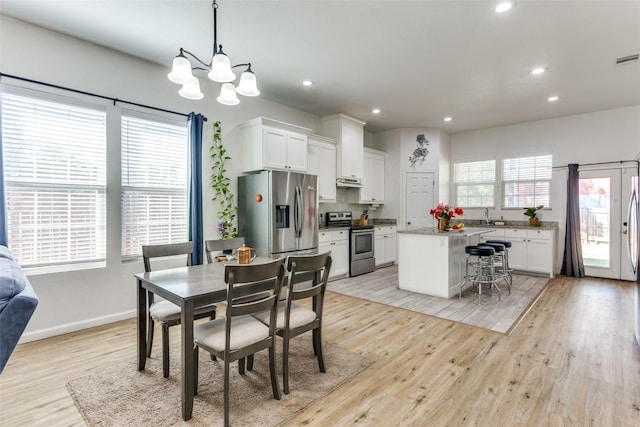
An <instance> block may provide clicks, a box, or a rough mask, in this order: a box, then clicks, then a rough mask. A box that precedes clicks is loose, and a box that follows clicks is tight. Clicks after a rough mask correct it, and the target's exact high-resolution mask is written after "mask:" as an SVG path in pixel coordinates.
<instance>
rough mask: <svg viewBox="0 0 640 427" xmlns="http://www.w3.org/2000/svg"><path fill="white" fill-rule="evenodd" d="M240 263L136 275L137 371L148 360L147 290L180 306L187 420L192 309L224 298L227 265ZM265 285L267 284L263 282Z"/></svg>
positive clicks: (261, 260)
mask: <svg viewBox="0 0 640 427" xmlns="http://www.w3.org/2000/svg"><path fill="white" fill-rule="evenodd" d="M274 259H276V258H270V257H258V258H256V259H255V260H254V261H253V262H252V264H260V263H265V262H270V261H273V260H274ZM229 264H237V260H230V261H228V262H221V263H211V264H202V265H194V266H188V267H177V268H170V269H166V270H157V271H150V272H146V273H138V274H136V275H135V277H136V279H137V282H138V293H137V329H138V345H137V347H138V370H139V371H143V370H144V368H145V364H146V361H147V350H146V349H147V318H148V315H149V304H148V300H147V292H151V293H153V294H154V295H157V296H160V297H162V298H164V299H165V300H167V301H170V302H172V303H174V304H176V305H177V306H179V307H180V309H181V317H180V324H181V330H182V339H181V347H180V348H181V350H180V352H181V359H182V364H181V366H182V369H181V376H182V391H181V398H182V419H183V420H185V421H187V420H189V419H190V418H191V416H192V413H193V398H194V393H195V378H194V369H195V363H197V361H196V360H194V350H193V346H194V343H193V311H194V308H195V307H200V306H203V305H207V304H212V303H216V302H221V301H225V300H226V297H227V284H226V283H225V280H224V276H225V274H224V272H225V267H226V266H227V265H229ZM262 286H264V285H263V284H262ZM259 290H261V289H259V288H252V287H250V286H249V287H247V290H246V292H247V293H250V292H254V291H259Z"/></svg>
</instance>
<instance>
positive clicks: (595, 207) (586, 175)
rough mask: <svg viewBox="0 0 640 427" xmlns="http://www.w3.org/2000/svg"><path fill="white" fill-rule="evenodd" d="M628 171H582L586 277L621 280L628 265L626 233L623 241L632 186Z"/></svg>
mask: <svg viewBox="0 0 640 427" xmlns="http://www.w3.org/2000/svg"><path fill="white" fill-rule="evenodd" d="M625 172H626V170H625V169H608V170H592V171H580V234H581V242H582V258H583V260H584V268H585V273H586V275H587V276H594V277H605V278H610V279H621V278H622V277H621V267H623V266H624V268H626V267H627V264H628V263H629V257H628V255H627V252H628V251H627V249H626V246H627V240H626V234H625V240H624V241H623V236H622V235H623V232H624V231H626V229H627V221H626V216H627V205H628V197H627V193H629V187H630V186H629V182H628V181H627V180H626V178H628V177H626V176H625ZM623 176H624V177H625V184H626V185H625V186H623V185H622V177H623ZM623 217H624V218H623ZM623 224H624V226H623Z"/></svg>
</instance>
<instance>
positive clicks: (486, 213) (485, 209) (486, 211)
mask: <svg viewBox="0 0 640 427" xmlns="http://www.w3.org/2000/svg"><path fill="white" fill-rule="evenodd" d="M484 218H485V221H486V222H487V225H489V223H490V221H489V208H484Z"/></svg>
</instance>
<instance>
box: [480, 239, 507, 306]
mask: <svg viewBox="0 0 640 427" xmlns="http://www.w3.org/2000/svg"><path fill="white" fill-rule="evenodd" d="M478 246H489V247H492V248H493V250H494V251H495V255H494V256H493V261H494V268H495V274H496V276H498V277H500V278H502V280H504V282H505V283H506V284H507V289H508V290H509V295H511V272H510V271H509V268H508V265H507V262H508V261H507V257H506V248H505V246H504V245H503V244H502V243H495V242H486V243H480V244H479V245H478Z"/></svg>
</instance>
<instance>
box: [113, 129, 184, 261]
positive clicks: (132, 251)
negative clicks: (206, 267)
mask: <svg viewBox="0 0 640 427" xmlns="http://www.w3.org/2000/svg"><path fill="white" fill-rule="evenodd" d="M187 158H188V129H187V125H186V123H185V124H183V125H176V124H174V123H166V122H160V121H156V120H149V119H145V118H138V117H132V116H123V117H122V195H121V202H122V203H121V209H122V211H121V215H122V248H121V249H122V256H123V257H130V256H138V255H142V249H141V248H142V245H150V244H161V243H176V242H183V241H186V240H187V239H188V229H187V227H188V196H187V186H188V172H189V171H188V161H187Z"/></svg>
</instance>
